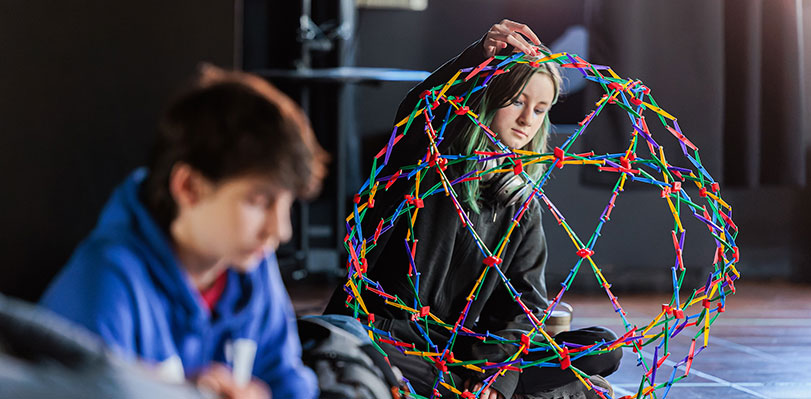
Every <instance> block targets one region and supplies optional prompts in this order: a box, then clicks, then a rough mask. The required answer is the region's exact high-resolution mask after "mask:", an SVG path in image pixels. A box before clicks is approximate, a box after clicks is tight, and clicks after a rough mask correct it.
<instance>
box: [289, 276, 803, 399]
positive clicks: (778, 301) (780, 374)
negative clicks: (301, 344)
mask: <svg viewBox="0 0 811 399" xmlns="http://www.w3.org/2000/svg"><path fill="white" fill-rule="evenodd" d="M736 288H737V293H736V294H735V295H734V296H731V297H729V298H728V299H727V306H726V311H725V312H724V313H723V314H721V316H720V317H719V318H718V319H717V320H716V321H715V323H713V325H712V328H711V334H710V337H709V346H708V348H707V349H706V350H704V351H703V352H702V353H700V354H699V355H698V356H697V357H696V358H695V360H694V361H693V364H692V367H691V369H690V375H689V376H688V377H687V378H685V379H683V380H681V381H679V382H677V383H676V384H674V385H673V386H672V387H671V389H670V392H669V393H668V394H667V397H669V398H693V399H702V398H708V399H710V398H711V399H728V398H781V399H782V398H811V286H807V285H791V284H786V283H762V282H757V283H755V282H746V280H745V279H744V280H742V281H739V282H737V283H736ZM330 293H331V288H326V287H323V286H319V285H292V286H291V290H290V294H291V297H292V298H293V303H294V306H295V307H296V311H297V313H299V314H313V313H320V311H321V309H323V306H324V303H325V300H326V298H327V297H328V295H329V294H330ZM617 296H618V297H619V301H620V304H621V305H622V307H623V309H624V310H625V311H626V313H627V315H628V320H629V322H631V323H635V324H637V325H644V324H647V323H649V322H650V321H651V319H652V318H653V317H654V316H655V315H657V314H658V313H659V312H660V311H661V305H662V304H663V303H666V302H668V301H669V296H668V295H666V294H660V295H657V294H640V295H629V294H625V295H621V294H620V295H617ZM564 300H565V301H567V302H569V303H571V304H572V305H573V306H574V317H573V320H572V327H574V328H579V327H587V326H590V325H602V326H606V327H609V328H611V329H613V330H614V331H616V332H619V333H621V332H622V331H623V327H622V321H621V319H620V318H619V317H618V316H617V315H616V314H615V313H614V310H613V308H612V307H611V304H610V302H609V301H608V300H607V299H606V298H605V296H585V295H574V294H570V295H567V296H566V297H565V299H564ZM688 328H690V327H688ZM697 332H698V330H697V329H695V328H693V330H691V331H684V332H682V333H681V334H679V335H678V336H677V337H676V339H674V340H672V341H671V342H670V345H671V348H670V351H671V352H672V355H671V357H672V358H673V359H671V358H668V359H666V360H665V363H664V364H663V365H662V367H661V368H660V369H659V370H658V371H657V377H656V382H657V383H661V382H664V381H666V380H667V379H669V377H670V375H671V373H672V372H673V367H672V365H673V364H674V363H675V362H679V361H680V360H681V359H683V358H684V357H685V356H686V355H687V353H688V348H689V346H690V338H692V337H693V336H694V335H695V334H696V333H697ZM702 342H703V338H699V340H698V343H699V344H701V343H702ZM642 354H643V356H644V357H645V359H646V361H647V362H648V364H649V363H650V361H651V360H652V358H653V348H652V347H644V348H643V351H642ZM682 374H684V367H683V366H682V367H681V368H679V370H678V371H677V372H676V376H680V375H682ZM608 381H609V382H611V384H612V385H613V386H614V390H615V393H616V397H617V398H619V397H621V396H624V395H631V394H635V393H636V392H637V389H638V387H639V384H640V381H641V366H637V356H636V354H635V353H633V352H632V351H631V350H630V349H625V353H624V356H623V360H622V366H621V367H620V369H619V370H618V371H617V372H616V373H614V374H613V375H611V376H609V377H608ZM656 392H657V395H656V397H658V398H661V397H662V393H663V390H657V391H656Z"/></svg>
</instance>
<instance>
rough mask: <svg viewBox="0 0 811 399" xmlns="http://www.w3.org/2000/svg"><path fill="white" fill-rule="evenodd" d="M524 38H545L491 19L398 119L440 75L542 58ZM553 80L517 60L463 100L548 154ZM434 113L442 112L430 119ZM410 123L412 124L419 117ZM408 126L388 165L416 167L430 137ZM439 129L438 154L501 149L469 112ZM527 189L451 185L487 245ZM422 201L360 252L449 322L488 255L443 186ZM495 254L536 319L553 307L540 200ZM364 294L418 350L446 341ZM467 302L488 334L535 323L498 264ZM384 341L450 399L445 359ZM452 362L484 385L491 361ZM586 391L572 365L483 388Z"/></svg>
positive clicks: (456, 374)
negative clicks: (502, 57) (506, 59)
mask: <svg viewBox="0 0 811 399" xmlns="http://www.w3.org/2000/svg"><path fill="white" fill-rule="evenodd" d="M521 35H524V36H526V37H527V38H529V40H530V41H531V42H532V44H534V45H540V41H539V40H538V38H537V36H536V35H535V34H534V33H533V32H532V31H531V30H530V29H529V28H528V27H527V26H526V25H523V24H518V23H515V22H512V21H508V20H504V21H501V22H500V23H498V24H496V25H493V27H491V28H490V30H489V31H488V32H487V34H486V35H485V36H484V37H483V38H482V39H481V40H479V41H478V42H476V43H474V44H473V45H471V46H470V47H468V48H467V49H466V50H465V51H464V52H463V53H462V54H460V55H459V56H457V57H456V58H454V59H453V60H451V61H449V62H448V63H446V64H445V65H443V66H442V67H440V68H439V69H438V70H436V71H435V72H434V73H433V74H431V76H429V77H428V78H427V79H426V80H425V81H423V82H422V83H421V84H420V85H418V86H417V87H415V88H414V89H412V90H411V91H410V92H409V94H408V95H407V96H406V98H405V99H404V100H403V102H402V103H401V105H400V108H399V110H398V113H397V118H396V119H395V120H396V121H399V120H401V119H403V118H405V117H407V116H408V115H409V114H410V113H411V112H412V111H413V110H414V108H415V106H416V105H417V104H418V102H419V101H425V100H424V98H422V97H421V94H422V93H424V91H425V90H427V89H430V88H433V87H436V86H438V85H441V84H443V83H445V82H447V81H448V80H449V79H450V78H451V76H453V74H455V73H456V72H457V71H458V70H459V69H461V68H465V67H470V66H475V65H479V64H481V63H482V62H484V61H485V60H487V59H488V58H489V57H491V56H493V55H495V54H496V53H497V52H499V51H501V52H504V53H506V54H509V53H510V52H512V51H522V52H524V53H525V54H530V55H539V52H538V51H537V50H536V49H535V47H533V45H532V44H530V43H529V42H527V41H526V40H525V39H524V38H523V37H522V36H521ZM460 86H461V85H460ZM560 87H561V77H560V72H559V71H558V69H557V66H556V65H554V64H553V63H541V64H540V65H539V66H538V67H532V66H529V65H528V64H517V65H515V66H513V67H512V68H511V70H510V72H509V73H507V74H504V75H503V76H498V77H495V78H493V79H492V80H491V81H490V82H489V84H488V86H487V88H486V89H485V90H483V94H482V95H481V96H480V97H481V98H475V99H473V98H471V99H469V101H468V102H467V104H468V105H469V106H470V109H472V110H475V112H476V113H477V115H478V117H479V120H480V121H481V123H482V124H484V125H487V126H489V127H490V129H491V130H492V131H493V132H495V134H496V135H497V138H498V140H499V141H500V142H501V143H502V144H503V145H505V146H507V147H509V148H511V149H522V150H529V151H533V152H539V153H541V152H545V151H546V143H547V139H548V134H549V127H550V122H549V116H548V112H549V109H550V108H551V107H552V105H553V104H554V103H555V102H556V101H557V98H558V95H559V93H560ZM463 89H464V87H457V86H454V87H453V88H452V89H451V91H449V93H452V94H456V95H465V94H466V92H465V91H463ZM453 90H456V91H453ZM440 119H442V118H441V117H440V116H437V117H436V118H435V120H440ZM417 124H418V122H415V123H414V125H415V126H416V125H417ZM411 130H412V131H411V132H410V133H409V134H408V135H406V136H404V138H403V139H402V140H401V142H400V143H398V144H397V145H396V146H394V147H393V150H392V153H391V157H390V159H389V161H388V164H387V165H392V166H394V167H400V166H403V165H409V164H414V163H415V161H414V160H415V159H418V158H420V157H421V156H422V154H424V153H425V150H426V148H428V146H429V143H428V139H427V135H426V134H421V132H419V131H418V128H415V127H413V126H412V127H411ZM444 137H445V138H444V140H443V141H442V142H441V144H440V145H439V146H438V149H439V152H440V153H442V154H460V153H462V154H473V153H474V151H494V150H495V149H496V148H495V146H494V144H493V143H492V142H491V140H490V139H489V138H488V133H486V132H485V131H484V130H483V129H481V128H480V127H479V126H477V125H476V124H474V123H471V122H470V120H468V119H467V118H466V117H461V118H456V120H454V121H453V122H451V123H449V124H448V125H447V126H446V129H445V132H444ZM504 159H506V158H499V159H496V160H491V161H488V162H485V163H484V165H482V163H481V162H478V161H467V162H462V163H458V164H455V165H452V166H449V167H448V169H447V171H446V174H447V175H448V176H449V178H450V179H454V178H457V177H459V176H462V175H463V174H465V173H470V172H474V171H475V169H479V170H488V169H490V168H492V167H494V166H497V165H498V163H500V162H504ZM524 170H525V171H526V172H527V174H528V175H529V176H530V177H531V178H532V179H533V180H535V181H537V179H539V178H540V177H541V174H542V172H543V165H542V164H540V163H534V164H531V165H527V167H526V168H525V169H524ZM391 171H392V172H394V170H391ZM402 180H405V179H402ZM438 182H439V175H438V174H437V173H433V171H428V172H425V173H423V174H422V180H421V182H420V186H421V187H426V188H427V187H432V186H433V185H434V184H437V183H438ZM395 187H399V188H398V189H395ZM411 187H413V181H408V182H402V184H401V185H400V186H397V185H392V186H391V188H390V189H388V190H385V191H383V190H382V189H381V190H380V191H378V193H377V195H376V197H375V201H376V202H377V203H378V204H379V205H378V206H376V207H374V208H371V209H369V210H367V213H366V215H365V216H364V220H371V221H372V222H371V223H369V225H371V226H369V225H367V226H369V227H366V229H369V228H373V227H374V225H372V223H375V224H376V222H377V221H379V220H380V219H381V218H388V217H390V216H391V215H392V214H393V212H394V210H395V209H396V207H397V206H398V205H399V204H400V203H401V201H402V200H403V196H404V195H405V194H409V193H410V190H411ZM525 187H526V186H525V182H524V179H523V178H522V177H521V176H520V175H518V174H513V173H501V174H494V173H488V174H482V179H481V181H479V180H471V181H468V182H465V183H461V184H457V185H454V188H455V190H456V192H457V193H458V194H459V201H460V203H461V204H462V206H463V208H464V210H465V213H466V214H467V215H468V216H467V217H468V218H469V222H470V225H471V226H473V228H474V229H475V231H476V233H477V235H478V236H479V238H480V240H481V242H482V243H483V244H484V245H485V246H486V247H487V248H489V249H491V250H492V249H495V248H496V247H498V245H499V242H500V240H501V238H502V237H503V236H504V234H505V233H506V232H507V231H508V229H509V228H510V226H511V224H512V219H513V216H514V215H515V214H516V213H517V212H518V211H519V210H520V209H521V208H522V207H523V205H524V203H525V201H526V199H527V197H528V196H529V195H530V194H531V190H530V189H526V188H525ZM423 191H424V190H423ZM421 200H422V201H423V207H422V208H421V209H419V213H418V217H417V218H416V220H415V222H414V224H413V226H411V224H410V218H409V217H403V216H401V217H400V218H398V219H397V220H396V221H395V222H394V226H393V227H392V228H391V229H390V230H389V231H387V232H386V233H384V234H381V235H380V236H379V238H378V240H377V245H376V246H375V247H374V248H373V249H372V250H370V251H369V252H368V253H367V254H366V260H367V262H368V274H367V277H368V278H370V279H371V280H373V281H377V282H379V283H380V286H381V287H383V289H384V290H385V292H386V293H388V294H389V295H396V296H397V297H398V298H400V299H402V300H403V301H404V302H405V303H408V304H410V303H412V302H413V303H414V305H415V307H416V308H418V309H425V310H426V311H427V312H430V313H431V314H432V315H434V316H435V317H437V318H439V319H441V320H443V321H444V322H446V323H453V322H454V321H455V320H457V319H458V318H459V315H460V312H461V311H462V310H463V309H465V308H466V306H467V305H468V299H469V298H468V295H469V294H470V292H471V290H472V289H473V287H474V286H475V284H476V283H477V279H478V277H479V276H480V274H481V271H482V265H483V262H484V261H485V258H484V256H483V255H482V253H481V251H480V250H479V248H478V245H479V244H478V243H477V242H476V240H474V238H473V237H472V236H471V234H470V232H469V231H468V229H467V227H466V226H465V225H464V224H463V223H462V222H461V221H460V218H459V215H458V214H457V209H456V208H455V206H454V204H453V202H452V201H451V200H449V199H448V198H447V197H445V196H444V195H441V194H440V195H428V196H424V197H422V198H421ZM404 240H406V245H404ZM409 252H410V253H409ZM411 256H413V257H414V266H415V267H416V270H415V271H413V272H414V273H415V274H416V275H417V279H415V280H411V279H409V278H408V277H407V276H409V275H411V274H410V267H411V262H410V257H411ZM500 259H501V263H500V264H498V265H497V267H498V268H499V269H500V270H501V272H502V273H503V274H504V275H506V277H507V278H509V279H510V282H511V284H512V285H513V287H515V289H516V290H517V291H518V292H520V293H521V301H522V302H523V303H524V304H525V305H526V306H527V307H528V308H529V309H530V310H531V311H532V312H533V313H534V314H535V315H536V316H537V317H538V318H540V317H542V315H543V310H544V309H546V308H547V305H548V301H547V293H546V283H545V277H544V270H545V267H546V241H545V238H544V232H543V227H542V225H541V208H540V204H539V202H538V201H537V200H536V199H534V198H533V199H532V200H531V201H530V202H529V206H528V208H527V209H526V210H525V213H524V215H523V218H522V219H521V223H520V225H519V226H516V227H515V229H514V230H513V232H512V234H511V235H510V240H509V244H508V245H507V246H506V248H505V249H504V251H502V252H501V255H500ZM415 281H416V282H417V283H416V284H414V282H415ZM363 299H364V301H365V305H366V307H367V309H368V310H369V313H371V314H373V315H374V316H373V317H370V318H367V320H365V321H366V322H367V323H368V321H369V320H372V322H373V325H374V326H375V328H377V329H379V330H383V331H387V332H389V333H390V334H391V336H392V337H393V338H395V339H396V340H398V341H401V342H404V343H413V344H415V348H417V349H416V350H427V351H437V350H438V351H440V352H441V351H442V350H443V348H444V347H445V343H446V342H448V340H449V339H452V338H454V337H451V333H450V332H449V331H448V330H447V329H446V328H443V327H440V326H436V325H429V324H427V323H420V326H418V325H417V323H414V322H412V319H411V317H412V314H411V313H409V312H407V311H404V310H400V309H398V308H396V307H392V306H389V305H387V304H386V303H385V298H382V297H379V296H375V295H364V296H363ZM345 300H346V293H345V292H344V290H343V287H338V289H337V290H336V292H335V294H334V295H333V297H332V299H331V301H330V303H329V305H328V306H327V309H326V311H325V313H344V314H347V313H351V311H350V310H349V309H348V308H347V307H346V306H345ZM469 306H470V307H469V309H468V311H467V317H466V318H465V319H464V322H463V326H464V327H466V328H469V329H471V330H473V331H476V332H484V331H490V332H493V333H494V334H496V335H498V336H500V337H504V338H506V339H519V338H520V336H521V335H522V334H526V333H527V332H528V331H530V330H531V329H532V324H531V322H530V321H529V319H528V318H527V315H526V314H525V313H524V311H523V310H522V309H521V308H520V307H519V306H518V304H516V302H515V300H514V298H513V296H512V294H511V293H510V292H509V291H508V290H507V289H506V288H505V286H504V284H503V283H502V280H501V278H500V277H499V275H498V273H495V272H493V273H488V274H487V276H486V278H485V279H484V281H483V282H482V284H481V287H480V290H479V291H478V296H477V299H476V300H475V301H473V302H472V303H470V304H469ZM421 330H422V331H421ZM426 335H427V339H426ZM454 339H455V343H454V345H453V347H452V352H453V356H454V357H455V358H456V359H461V360H471V359H488V360H489V361H491V362H498V361H503V360H505V359H506V358H507V357H508V356H509V355H512V354H513V353H515V351H516V347H515V346H510V345H493V344H482V343H481V341H479V340H477V339H475V338H472V337H470V336H464V335H457V336H456V337H455V338H454ZM603 339H605V340H606V341H610V340H614V339H616V336H615V335H614V334H613V333H612V332H611V331H608V330H605V329H602V328H594V327H593V328H590V329H586V330H579V331H570V332H565V333H561V334H559V335H558V336H556V340H561V341H562V340H565V341H566V342H569V343H580V344H592V343H594V342H599V341H600V340H603ZM382 346H383V349H384V350H385V351H386V352H387V354H388V356H389V360H390V361H391V363H392V364H393V365H395V366H397V367H399V368H400V369H401V371H402V372H403V374H404V376H405V377H406V378H407V379H408V381H409V382H410V384H411V385H412V387H413V388H414V389H415V391H416V392H417V393H418V394H420V395H423V396H428V397H430V396H432V395H436V394H437V393H439V394H442V395H443V396H446V397H447V396H448V395H449V394H450V393H449V392H448V391H447V390H446V389H445V388H444V387H443V386H442V385H441V384H437V379H438V376H439V370H440V369H442V365H435V364H431V363H428V362H426V361H425V360H424V359H423V358H421V357H419V356H406V355H404V354H403V353H402V352H401V351H400V350H398V349H397V348H396V347H395V346H392V345H388V344H382ZM535 355H536V356H535V358H540V357H546V356H549V354H548V353H545V352H541V353H540V355H538V354H537V352H536V353H535ZM538 356H540V357H538ZM531 357H532V355H529V356H527V355H525V356H524V359H525V360H531ZM620 357H621V352H619V351H618V350H617V351H614V352H612V353H608V354H605V355H599V356H587V357H583V358H581V359H578V360H577V361H575V362H574V365H575V366H576V367H578V368H579V369H580V370H583V371H584V372H587V373H589V374H595V375H596V374H602V375H608V374H610V373H611V372H613V371H614V370H616V368H617V366H618V365H619V359H620ZM448 371H450V373H443V376H442V378H443V381H444V382H446V383H448V384H451V385H453V386H456V387H462V386H465V387H466V388H469V389H471V390H472V391H473V392H478V391H480V388H481V387H482V386H483V385H482V383H483V380H484V379H485V378H486V377H488V376H489V375H490V374H492V370H491V373H489V374H488V373H484V374H483V373H479V372H469V373H466V372H467V371H469V370H467V369H464V368H461V367H452V368H450V369H449V370H448ZM450 379H452V380H453V381H450ZM592 382H593V383H595V384H599V385H602V386H607V385H608V384H607V382H605V380H601V378H600V377H594V379H593V380H592ZM578 385H579V386H578ZM585 391H586V388H585V386H584V385H583V384H582V383H581V382H580V381H578V380H577V379H576V377H575V376H574V374H573V373H572V371H571V370H561V369H560V368H551V367H532V368H527V369H524V371H523V373H522V374H519V373H518V372H516V371H509V372H507V373H506V374H504V375H502V376H499V377H498V378H497V379H496V381H495V382H494V383H493V384H492V385H490V386H489V388H488V389H485V390H484V391H482V392H481V393H480V397H484V398H492V399H496V398H498V399H501V398H510V397H512V396H513V394H514V393H516V394H520V395H533V396H530V397H545V396H544V395H547V394H550V395H551V394H555V395H558V396H555V397H561V396H562V395H566V394H567V393H566V392H569V395H570V396H572V397H575V396H573V395H577V394H579V395H581V396H580V397H583V394H584V392H585ZM589 394H590V395H591V394H594V391H589ZM516 396H517V395H516ZM550 397H551V396H550ZM563 397H569V396H563Z"/></svg>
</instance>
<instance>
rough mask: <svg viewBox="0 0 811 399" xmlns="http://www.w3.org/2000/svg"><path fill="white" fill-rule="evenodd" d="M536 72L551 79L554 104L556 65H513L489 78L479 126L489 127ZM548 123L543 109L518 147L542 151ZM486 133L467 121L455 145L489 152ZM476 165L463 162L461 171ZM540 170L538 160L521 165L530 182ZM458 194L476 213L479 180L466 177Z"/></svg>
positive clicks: (468, 151)
mask: <svg viewBox="0 0 811 399" xmlns="http://www.w3.org/2000/svg"><path fill="white" fill-rule="evenodd" d="M536 73H539V74H544V75H547V76H549V78H550V79H551V80H552V83H553V86H554V90H555V96H554V98H553V100H552V104H555V103H556V102H557V101H558V95H559V94H560V90H561V85H562V82H563V81H562V78H561V75H560V70H559V69H558V66H557V64H554V63H551V62H547V63H543V64H540V65H539V66H538V67H531V66H529V64H516V65H514V66H513V67H512V68H510V72H509V73H506V74H503V75H501V76H499V77H495V78H493V79H492V80H491V82H490V83H489V84H488V86H487V88H486V89H485V90H484V93H483V94H482V99H481V102H480V103H479V106H478V115H479V121H480V122H481V123H482V124H483V125H486V126H490V123H492V122H493V117H494V116H495V114H496V111H498V110H499V109H500V108H504V107H506V106H508V105H511V104H512V103H513V102H515V101H516V100H517V99H518V97H519V96H521V93H522V92H523V91H524V88H525V87H526V86H527V83H529V80H530V78H532V76H533V75H534V74H536ZM550 126H551V123H550V122H549V113H548V112H547V113H546V114H545V115H544V120H543V123H541V127H540V129H539V130H538V132H537V134H535V137H533V138H532V140H531V141H530V142H529V143H527V145H526V146H524V148H521V149H523V150H528V151H534V152H538V153H543V152H546V151H547V141H548V140H549V128H550ZM487 136H488V133H487V132H486V131H484V129H482V128H480V127H479V126H478V125H476V124H474V123H467V124H466V126H465V127H464V128H463V130H462V132H461V134H460V135H459V137H458V140H460V141H458V143H461V144H460V145H458V146H457V148H459V149H463V150H464V153H465V154H473V153H474V151H492V148H493V145H492V143H491V141H490V139H489V138H488V137H487ZM479 164H480V162H478V161H475V160H470V161H467V162H466V163H465V166H464V173H469V172H472V171H474V170H476V169H477V168H479ZM544 169H545V165H544V164H542V163H540V162H537V163H533V164H531V165H527V166H526V167H524V171H525V172H526V173H527V174H528V175H529V176H530V177H531V178H532V179H533V180H534V181H537V180H538V179H540V178H541V176H542V174H543V172H544ZM529 194H530V191H527V192H526V193H525V194H524V198H523V199H524V200H526V196H527V195H529ZM460 197H461V198H460V199H461V200H462V202H463V203H465V204H467V205H468V206H469V207H470V209H471V210H472V211H473V212H475V213H479V204H478V201H479V197H480V192H479V180H469V181H467V182H465V183H463V186H462V189H461V193H460Z"/></svg>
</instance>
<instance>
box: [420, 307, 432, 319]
mask: <svg viewBox="0 0 811 399" xmlns="http://www.w3.org/2000/svg"><path fill="white" fill-rule="evenodd" d="M430 312H431V307H430V306H423V307H421V308H420V317H425V316H428V313H430Z"/></svg>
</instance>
